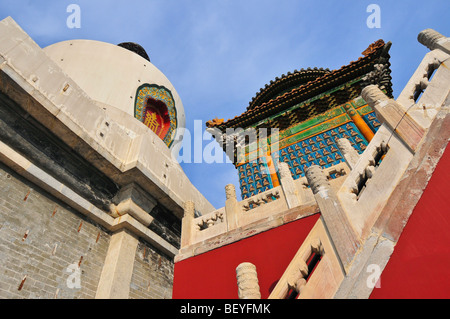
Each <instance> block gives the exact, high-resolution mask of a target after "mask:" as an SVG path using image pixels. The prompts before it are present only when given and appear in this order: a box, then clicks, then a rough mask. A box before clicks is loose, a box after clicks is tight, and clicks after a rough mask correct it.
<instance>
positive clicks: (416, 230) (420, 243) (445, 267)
mask: <svg viewBox="0 0 450 319" xmlns="http://www.w3.org/2000/svg"><path fill="white" fill-rule="evenodd" d="M379 283H380V288H375V289H374V290H373V292H372V295H371V296H370V297H371V298H373V299H375V298H409V299H412V298H445V299H448V298H450V150H449V148H448V147H447V149H446V150H445V152H444V155H443V156H442V157H441V160H440V161H439V163H438V165H437V167H436V169H435V171H434V173H433V176H432V177H431V179H430V181H429V183H428V185H427V187H426V189H425V192H424V193H423V195H422V197H421V198H420V200H419V202H418V204H417V205H416V207H415V208H414V211H413V213H412V215H411V217H410V218H409V221H408V223H407V224H406V227H405V228H404V230H403V233H402V234H401V236H400V239H399V241H398V243H397V245H396V247H395V250H394V253H393V254H392V256H391V259H390V260H389V262H388V264H387V265H386V268H385V269H384V271H383V273H382V275H381V281H380V282H379Z"/></svg>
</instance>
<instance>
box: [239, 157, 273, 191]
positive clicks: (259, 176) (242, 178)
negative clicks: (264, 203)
mask: <svg viewBox="0 0 450 319" xmlns="http://www.w3.org/2000/svg"><path fill="white" fill-rule="evenodd" d="M238 173H239V182H240V188H241V196H242V199H246V198H249V197H251V196H254V195H256V194H259V193H262V192H264V191H267V190H269V189H271V188H273V184H272V181H271V179H270V174H269V169H268V167H267V162H266V159H265V158H259V159H257V160H254V161H252V162H249V163H246V164H243V165H241V166H239V167H238Z"/></svg>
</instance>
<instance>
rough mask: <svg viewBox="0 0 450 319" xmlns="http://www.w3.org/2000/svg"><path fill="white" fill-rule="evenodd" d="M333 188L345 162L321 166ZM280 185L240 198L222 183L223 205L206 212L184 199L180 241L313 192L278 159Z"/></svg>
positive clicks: (309, 200) (305, 200)
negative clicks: (203, 212)
mask: <svg viewBox="0 0 450 319" xmlns="http://www.w3.org/2000/svg"><path fill="white" fill-rule="evenodd" d="M324 172H325V175H326V176H327V178H328V179H329V180H330V184H331V185H332V187H333V188H336V189H337V188H339V186H340V185H341V184H342V182H343V180H344V178H343V177H345V176H346V175H348V174H349V172H350V169H349V167H348V166H347V164H346V163H340V164H338V165H335V166H332V167H329V168H327V169H325V170H324ZM279 175H280V183H281V185H280V186H277V187H274V188H272V189H269V190H267V191H265V192H262V193H260V194H257V195H254V196H252V197H250V198H247V199H245V200H242V201H238V200H237V198H236V190H235V186H234V185H232V184H230V185H227V186H226V187H225V194H226V201H225V207H222V208H220V209H218V210H215V211H213V212H211V213H209V214H205V215H202V216H199V217H195V216H194V213H195V207H192V205H193V204H192V203H190V202H187V203H186V208H185V216H184V218H183V228H182V244H181V247H182V248H185V247H187V246H189V245H193V244H196V243H199V242H201V241H204V240H206V239H208V238H212V237H215V236H218V235H221V234H225V233H226V232H230V231H232V230H235V229H237V228H245V227H246V226H247V225H250V224H252V223H254V222H257V221H260V220H263V219H265V218H268V217H270V216H272V215H274V214H276V213H279V212H283V211H287V210H288V209H291V208H294V207H298V206H302V205H312V204H314V196H313V193H312V191H311V188H310V187H309V184H308V181H307V180H306V178H305V177H303V178H300V179H297V180H294V179H293V178H292V175H291V174H290V171H289V168H288V166H287V164H286V163H280V172H279Z"/></svg>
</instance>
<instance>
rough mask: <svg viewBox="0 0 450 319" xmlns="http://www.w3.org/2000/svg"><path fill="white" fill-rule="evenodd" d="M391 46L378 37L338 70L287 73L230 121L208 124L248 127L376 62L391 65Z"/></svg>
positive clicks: (366, 70)
mask: <svg viewBox="0 0 450 319" xmlns="http://www.w3.org/2000/svg"><path fill="white" fill-rule="evenodd" d="M390 45H391V43H390V42H388V43H385V42H384V41H383V40H381V39H380V40H377V41H375V42H374V43H372V44H370V45H369V47H368V48H367V49H366V50H364V51H363V52H362V55H363V56H362V57H360V58H358V60H356V61H352V62H350V63H349V64H348V65H344V66H342V67H341V68H340V69H337V70H333V71H329V70H328V69H318V68H314V69H306V70H300V71H297V72H295V71H294V73H288V74H287V75H283V76H282V77H281V78H277V79H275V81H271V83H270V84H269V85H266V86H265V88H262V89H261V90H260V92H259V93H258V94H257V95H256V96H255V97H254V98H253V100H252V101H251V102H250V105H249V107H247V110H246V111H245V112H244V113H242V114H241V115H239V116H235V117H234V118H232V119H229V120H227V121H224V120H223V119H217V118H215V119H213V120H211V121H208V122H206V126H207V127H209V128H212V127H215V128H219V129H220V130H222V131H224V130H225V129H226V128H228V127H234V128H236V127H248V126H250V125H252V124H254V123H256V122H258V121H260V120H263V119H265V118H267V117H268V116H271V115H274V114H276V113H279V112H281V111H283V110H285V109H287V108H289V107H290V106H293V105H295V104H298V103H300V102H302V101H305V100H307V99H309V98H311V97H314V96H317V95H319V94H321V93H324V92H326V91H328V90H331V89H333V88H335V87H337V86H339V85H342V84H345V83H346V82H348V81H350V80H353V79H356V78H358V77H361V76H364V75H365V74H368V73H369V72H371V71H373V69H374V65H375V64H377V63H384V64H387V65H388V66H389V62H388V58H386V56H387V57H388V54H387V51H388V50H389V48H390ZM308 75H309V77H308ZM305 78H306V79H310V80H309V81H308V82H306V83H302V84H300V86H298V87H295V88H294V89H292V90H290V91H287V92H284V93H283V94H281V95H277V93H279V92H280V91H281V92H282V91H283V89H286V87H287V86H289V85H290V84H287V83H289V82H291V83H295V81H297V83H299V82H301V81H302V79H305ZM291 86H292V85H291ZM389 86H390V83H389ZM389 89H390V87H389ZM388 94H389V92H388ZM268 97H269V98H270V99H269V98H268Z"/></svg>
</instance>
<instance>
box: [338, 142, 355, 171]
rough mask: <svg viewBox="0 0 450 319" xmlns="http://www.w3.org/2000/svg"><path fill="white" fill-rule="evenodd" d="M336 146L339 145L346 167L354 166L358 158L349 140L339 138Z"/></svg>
mask: <svg viewBox="0 0 450 319" xmlns="http://www.w3.org/2000/svg"><path fill="white" fill-rule="evenodd" d="M337 146H338V147H339V149H340V151H341V153H342V155H343V156H344V159H345V161H346V162H347V165H348V167H350V169H353V168H354V167H355V166H356V162H358V160H359V154H358V152H357V151H356V150H355V148H354V147H353V146H352V144H350V141H349V140H348V139H346V138H340V139H338V140H337Z"/></svg>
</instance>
